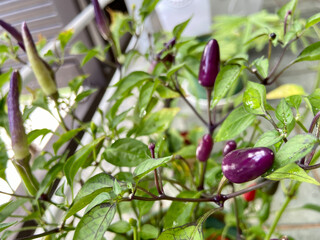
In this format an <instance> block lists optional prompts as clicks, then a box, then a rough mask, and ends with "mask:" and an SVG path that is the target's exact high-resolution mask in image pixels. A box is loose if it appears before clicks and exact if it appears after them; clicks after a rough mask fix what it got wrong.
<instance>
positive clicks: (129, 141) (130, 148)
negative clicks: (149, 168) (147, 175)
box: [104, 138, 149, 167]
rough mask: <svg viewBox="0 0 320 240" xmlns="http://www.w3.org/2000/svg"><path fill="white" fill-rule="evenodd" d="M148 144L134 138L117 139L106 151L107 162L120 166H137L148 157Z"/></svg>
mask: <svg viewBox="0 0 320 240" xmlns="http://www.w3.org/2000/svg"><path fill="white" fill-rule="evenodd" d="M148 152H149V149H148V146H147V145H146V144H144V143H143V142H140V141H138V140H136V139H133V138H123V139H119V140H117V141H115V142H114V143H113V144H112V145H111V146H110V147H109V148H107V149H106V151H105V153H104V158H105V160H106V161H107V162H109V163H111V164H113V165H115V166H119V167H135V166H137V165H138V164H140V163H142V162H143V161H145V160H146V159H147V158H148Z"/></svg>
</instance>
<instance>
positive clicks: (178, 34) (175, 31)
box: [172, 18, 191, 40]
mask: <svg viewBox="0 0 320 240" xmlns="http://www.w3.org/2000/svg"><path fill="white" fill-rule="evenodd" d="M190 20H191V18H189V19H187V20H186V21H184V22H182V23H180V24H178V25H177V26H175V27H174V29H173V31H172V34H173V36H175V38H176V39H177V40H179V39H180V37H181V34H182V33H183V31H184V29H185V28H186V27H187V25H188V23H189V22H190Z"/></svg>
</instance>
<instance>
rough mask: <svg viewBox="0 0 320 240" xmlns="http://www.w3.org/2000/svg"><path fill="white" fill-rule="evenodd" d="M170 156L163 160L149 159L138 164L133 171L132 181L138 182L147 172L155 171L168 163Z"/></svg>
mask: <svg viewBox="0 0 320 240" xmlns="http://www.w3.org/2000/svg"><path fill="white" fill-rule="evenodd" d="M171 160H172V156H168V157H163V158H149V159H147V160H145V161H144V162H142V163H140V164H139V165H138V166H137V167H136V168H135V170H134V172H133V176H134V180H135V181H136V182H138V181H139V180H140V179H141V178H143V177H144V176H146V175H147V174H148V173H149V172H151V171H153V170H155V169H156V168H158V167H161V166H162V165H164V164H166V163H167V162H170V161H171Z"/></svg>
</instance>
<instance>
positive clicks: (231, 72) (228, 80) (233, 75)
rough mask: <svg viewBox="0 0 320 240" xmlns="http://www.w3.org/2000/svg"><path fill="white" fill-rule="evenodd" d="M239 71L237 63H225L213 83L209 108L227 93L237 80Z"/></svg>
mask: <svg viewBox="0 0 320 240" xmlns="http://www.w3.org/2000/svg"><path fill="white" fill-rule="evenodd" d="M240 73H241V67H240V66H239V65H227V66H225V67H223V68H222V69H221V71H220V72H219V74H218V76H217V79H216V81H215V84H214V90H213V102H212V106H211V108H213V107H214V106H216V105H217V104H218V102H219V101H220V100H221V99H222V98H223V97H224V96H225V95H226V94H227V92H228V90H229V89H230V88H231V87H232V85H233V84H234V83H235V82H236V81H237V80H238V78H239V76H240Z"/></svg>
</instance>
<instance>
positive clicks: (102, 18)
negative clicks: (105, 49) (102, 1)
mask: <svg viewBox="0 0 320 240" xmlns="http://www.w3.org/2000/svg"><path fill="white" fill-rule="evenodd" d="M92 5H93V8H94V14H95V19H96V23H97V27H98V30H99V32H100V34H101V36H102V37H103V38H104V39H105V40H108V39H109V36H110V30H109V28H108V19H107V16H106V15H105V14H104V12H103V11H102V9H101V8H100V5H99V2H98V0H92Z"/></svg>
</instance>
